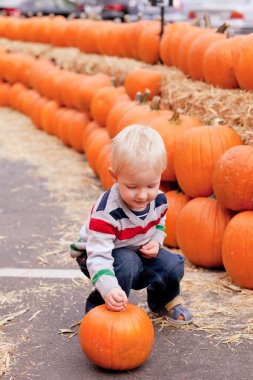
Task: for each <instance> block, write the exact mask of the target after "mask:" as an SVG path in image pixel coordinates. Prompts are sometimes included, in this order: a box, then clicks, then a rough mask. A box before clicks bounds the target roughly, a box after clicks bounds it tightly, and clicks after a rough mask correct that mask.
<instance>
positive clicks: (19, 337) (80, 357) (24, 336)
mask: <svg viewBox="0 0 253 380" xmlns="http://www.w3.org/2000/svg"><path fill="white" fill-rule="evenodd" d="M45 159H46V158H45ZM0 167H1V170H0V189H1V197H0V235H1V240H0V243H1V253H0V268H10V269H9V276H8V275H7V277H2V276H0V294H2V296H3V300H2V301H3V302H2V303H0V305H1V316H0V320H1V319H2V317H3V316H6V315H9V316H10V318H9V319H10V320H9V321H8V323H6V324H5V326H4V327H3V329H2V331H3V332H4V333H5V336H4V337H5V340H7V341H9V342H11V343H13V344H14V348H13V352H11V353H10V370H9V371H8V372H7V373H6V374H5V375H3V377H2V378H3V379H9V380H30V379H32V380H36V379H39V380H69V379H71V380H83V379H86V380H90V379H112V378H115V377H116V378H117V377H120V378H124V379H173V380H226V379H230V380H246V379H247V380H249V379H253V360H252V358H253V345H252V344H250V343H249V342H247V341H244V342H242V343H241V344H240V345H239V346H235V347H233V349H231V348H230V347H229V346H228V345H222V344H221V345H217V344H215V342H214V341H212V339H211V338H207V337H206V333H205V332H202V331H198V332H196V331H191V330H190V329H189V330H187V329H184V328H183V329H182V328H176V327H173V326H167V327H165V328H163V329H161V325H159V324H158V325H155V326H154V327H155V342H154V346H153V349H152V352H151V354H150V356H149V358H148V359H147V360H146V362H145V363H144V364H143V365H142V366H140V367H139V368H137V369H135V370H132V371H126V372H118V371H109V370H103V369H101V368H98V367H97V366H95V365H94V364H93V363H91V362H90V361H89V360H88V359H87V358H86V357H85V356H84V354H83V353H82V351H81V349H80V346H79V341H78V334H77V332H78V324H77V323H78V321H80V320H81V318H82V317H83V313H84V304H83V301H84V300H85V298H86V296H87V294H88V292H89V291H90V289H91V288H90V285H89V284H87V283H84V282H83V281H82V280H81V279H80V278H77V279H73V278H71V276H70V278H48V277H47V275H46V274H45V273H46V272H45V270H46V269H48V267H49V268H50V269H55V270H56V271H57V270H63V271H68V270H75V269H78V268H77V265H76V264H75V262H74V261H73V262H70V263H69V264H68V265H66V264H61V263H58V264H57V265H56V264H54V265H49V266H48V265H46V264H45V265H43V258H42V260H41V259H40V258H39V257H40V256H41V252H42V251H43V250H45V248H47V246H48V249H49V250H50V249H52V242H54V241H56V240H57V239H59V238H60V236H59V231H57V229H56V228H55V226H56V224H57V223H58V222H59V221H61V222H62V221H64V207H63V206H61V205H59V204H56V203H55V204H54V201H53V198H52V194H50V193H49V191H48V190H47V189H46V187H45V182H44V180H43V179H41V178H37V180H36V181H35V180H34V172H35V170H36V167H34V166H32V165H30V164H29V163H27V162H26V161H24V160H21V161H18V160H17V161H15V162H13V161H9V160H7V159H4V158H1V159H0ZM67 249H68V247H67V246H66V250H67ZM11 268H13V271H14V269H15V268H23V269H24V268H31V269H35V268H37V269H39V270H40V271H41V277H32V276H31V277H29V276H27V277H15V276H14V277H13V276H12V273H11V272H12V270H11ZM13 273H14V272H13ZM66 273H67V272H66ZM144 301H145V292H133V293H132V294H131V298H130V302H132V303H135V304H136V303H141V302H144ZM15 313H16V314H15ZM0 344H1V342H0Z"/></svg>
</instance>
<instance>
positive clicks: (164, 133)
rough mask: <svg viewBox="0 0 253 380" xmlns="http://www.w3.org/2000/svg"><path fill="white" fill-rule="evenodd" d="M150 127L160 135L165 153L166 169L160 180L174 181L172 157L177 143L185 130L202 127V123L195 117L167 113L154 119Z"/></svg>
mask: <svg viewBox="0 0 253 380" xmlns="http://www.w3.org/2000/svg"><path fill="white" fill-rule="evenodd" d="M150 126H151V127H152V128H154V129H155V130H156V131H157V132H158V133H159V134H160V135H161V137H162V139H163V141H164V145H165V148H166V152H167V167H166V169H165V171H164V172H163V173H162V180H163V181H176V175H175V170H174V155H175V151H176V146H177V141H178V139H179V137H180V136H181V135H182V134H183V133H184V132H185V131H186V130H188V129H190V128H193V127H197V126H202V123H201V121H200V120H198V119H197V118H196V117H193V116H188V115H181V114H179V113H177V112H175V113H174V114H172V112H171V111H168V114H167V115H162V116H159V117H156V118H154V119H153V120H152V121H151V122H150Z"/></svg>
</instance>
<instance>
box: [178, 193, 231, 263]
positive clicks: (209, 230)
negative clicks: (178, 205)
mask: <svg viewBox="0 0 253 380" xmlns="http://www.w3.org/2000/svg"><path fill="white" fill-rule="evenodd" d="M231 218H232V213H231V212H230V211H229V210H227V209H224V208H223V207H222V206H221V205H220V203H219V202H218V201H217V200H216V199H213V198H204V197H201V198H195V199H192V200H191V201H189V202H188V203H187V204H186V205H185V206H184V207H183V208H182V210H181V212H180V214H179V216H178V220H177V225H176V237H177V241H178V244H179V247H180V249H181V250H182V252H183V254H184V255H185V256H186V257H187V258H188V260H189V261H190V262H191V263H193V264H194V265H196V266H201V267H204V268H219V267H222V265H223V263H222V249H221V247H222V238H223V235H224V231H225V229H226V226H227V224H228V222H229V220H230V219H231Z"/></svg>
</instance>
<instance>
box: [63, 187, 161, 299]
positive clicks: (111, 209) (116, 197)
mask: <svg viewBox="0 0 253 380" xmlns="http://www.w3.org/2000/svg"><path fill="white" fill-rule="evenodd" d="M167 208H168V205H167V199H166V197H165V195H164V193H163V192H161V191H159V193H158V195H157V197H156V199H154V200H153V201H152V202H150V207H149V210H148V213H147V216H146V217H145V219H144V220H142V219H141V218H139V217H138V216H137V215H135V214H134V213H133V212H132V211H131V210H129V209H128V207H127V206H126V204H125V203H124V202H123V200H122V198H121V196H120V192H119V186H118V184H117V183H116V184H114V185H113V186H112V188H111V189H110V190H108V191H107V192H105V193H103V194H102V195H101V196H100V197H99V198H98V200H97V202H96V203H95V205H94V207H93V208H92V210H91V213H90V215H89V218H88V220H87V221H86V223H85V224H84V226H83V227H82V229H81V232H80V239H79V240H77V241H76V242H75V243H74V244H72V245H71V246H70V247H71V251H70V254H71V256H72V257H78V256H80V255H81V254H82V253H83V251H86V252H87V257H88V258H87V269H88V271H89V274H90V278H91V281H92V284H93V285H95V287H96V289H97V290H98V291H99V292H100V294H101V295H102V297H104V296H105V295H106V294H107V293H108V292H109V290H111V289H112V288H116V287H119V284H118V281H117V278H116V277H115V274H114V271H113V257H112V254H111V253H112V250H113V249H114V248H121V247H127V248H129V249H131V250H134V251H135V250H138V249H139V248H140V247H141V246H142V245H144V244H146V243H147V242H148V241H149V240H155V241H157V242H158V243H159V244H160V245H162V244H163V240H164V238H165V236H166V234H165V232H164V229H165V216H166V211H167Z"/></svg>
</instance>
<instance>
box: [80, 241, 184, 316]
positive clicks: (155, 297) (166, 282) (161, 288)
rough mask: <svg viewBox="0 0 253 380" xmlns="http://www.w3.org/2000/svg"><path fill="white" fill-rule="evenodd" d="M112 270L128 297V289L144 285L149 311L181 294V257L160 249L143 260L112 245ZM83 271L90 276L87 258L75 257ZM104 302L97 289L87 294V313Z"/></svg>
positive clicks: (182, 271) (136, 253)
mask: <svg viewBox="0 0 253 380" xmlns="http://www.w3.org/2000/svg"><path fill="white" fill-rule="evenodd" d="M112 256H113V257H114V263H113V267H114V272H115V275H116V277H117V279H118V282H119V285H120V286H121V288H122V289H123V290H124V291H125V293H126V295H127V297H128V296H129V294H130V291H131V289H135V290H139V289H143V288H147V302H148V306H149V308H150V310H152V311H154V312H156V313H158V312H159V311H161V310H163V308H164V305H166V303H168V302H170V301H171V300H172V299H173V298H175V297H176V296H178V295H179V293H180V280H181V279H182V277H183V275H184V257H183V256H181V255H178V254H175V253H172V252H170V251H168V250H166V249H164V248H160V250H159V253H158V255H157V257H155V258H153V259H146V258H144V257H142V256H141V254H140V253H139V252H138V251H137V252H135V251H131V250H130V249H128V248H115V249H114V250H113V251H112ZM77 262H78V264H79V265H80V268H81V270H82V272H83V273H84V274H85V275H86V276H88V277H89V275H88V271H87V268H86V260H85V259H84V260H83V261H82V260H81V258H80V259H77ZM103 303H104V300H103V298H102V297H101V295H100V293H99V292H98V291H97V290H94V291H92V292H91V293H90V295H89V296H88V298H87V301H86V309H85V311H86V313H87V312H88V311H89V310H91V309H92V308H94V307H95V306H98V305H101V304H103Z"/></svg>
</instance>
